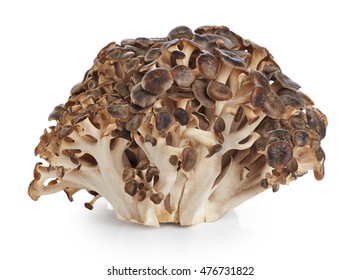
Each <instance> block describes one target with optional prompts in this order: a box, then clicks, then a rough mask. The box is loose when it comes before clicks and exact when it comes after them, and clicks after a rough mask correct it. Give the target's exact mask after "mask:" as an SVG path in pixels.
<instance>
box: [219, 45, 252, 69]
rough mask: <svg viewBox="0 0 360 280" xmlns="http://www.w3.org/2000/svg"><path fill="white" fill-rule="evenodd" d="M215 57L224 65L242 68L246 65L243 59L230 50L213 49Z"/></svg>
mask: <svg viewBox="0 0 360 280" xmlns="http://www.w3.org/2000/svg"><path fill="white" fill-rule="evenodd" d="M215 51H216V54H217V57H218V58H219V59H220V61H221V62H222V63H224V64H226V65H229V66H232V67H233V68H235V69H243V68H245V66H246V63H245V61H244V60H242V59H241V58H240V57H239V56H238V55H236V54H235V53H233V52H232V51H227V50H222V49H215Z"/></svg>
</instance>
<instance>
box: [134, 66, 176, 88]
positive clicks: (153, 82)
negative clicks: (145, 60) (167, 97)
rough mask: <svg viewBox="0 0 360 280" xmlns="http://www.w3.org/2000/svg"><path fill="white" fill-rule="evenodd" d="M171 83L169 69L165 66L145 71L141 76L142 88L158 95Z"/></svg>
mask: <svg viewBox="0 0 360 280" xmlns="http://www.w3.org/2000/svg"><path fill="white" fill-rule="evenodd" d="M172 84H173V78H172V76H171V73H170V71H169V70H167V69H165V68H156V69H153V70H150V71H149V72H147V73H146V74H145V75H144V77H143V78H142V81H141V85H142V88H143V89H144V90H146V91H147V92H150V93H151V94H154V95H158V94H161V93H163V92H165V91H167V90H168V89H169V88H171V86H172Z"/></svg>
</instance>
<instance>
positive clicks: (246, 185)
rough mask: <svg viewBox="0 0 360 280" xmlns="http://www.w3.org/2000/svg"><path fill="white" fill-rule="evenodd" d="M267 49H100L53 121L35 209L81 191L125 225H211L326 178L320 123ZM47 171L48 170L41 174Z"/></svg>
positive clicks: (225, 35) (140, 41)
mask: <svg viewBox="0 0 360 280" xmlns="http://www.w3.org/2000/svg"><path fill="white" fill-rule="evenodd" d="M313 105H314V103H313V101H312V100H311V99H310V98H309V97H308V96H307V95H306V94H304V93H303V92H302V91H300V86H299V85H298V84H297V83H296V82H294V81H292V80H291V79H290V78H289V77H287V76H286V75H285V74H283V73H282V71H281V69H280V67H279V66H278V65H277V64H276V62H275V61H274V60H273V57H272V55H271V54H270V53H269V51H268V50H267V49H266V48H263V47H260V46H258V45H256V44H255V43H253V42H251V41H249V40H245V39H243V38H242V37H240V36H239V35H237V34H235V33H234V32H232V31H230V30H229V28H227V27H225V26H202V27H199V28H197V29H196V30H195V31H194V32H193V31H192V30H191V29H190V28H188V27H186V26H179V27H176V28H174V29H173V30H171V31H170V32H169V34H168V36H167V37H165V38H154V39H148V38H137V39H127V40H123V41H122V42H121V43H120V44H117V43H110V44H108V45H107V46H105V47H104V48H103V49H102V50H101V51H100V52H99V54H98V55H97V57H96V58H95V60H94V65H93V66H92V67H91V68H90V69H89V70H88V71H87V72H86V74H85V77H84V79H83V81H82V82H80V83H78V84H77V85H75V86H74V87H73V88H72V90H71V92H70V97H69V99H68V101H67V102H66V103H65V104H61V105H58V106H56V107H55V108H54V110H53V111H52V112H51V114H50V115H49V120H50V121H55V123H56V125H54V126H51V127H49V128H48V129H45V131H44V133H43V135H42V136H41V138H40V143H39V144H38V145H37V147H36V149H35V154H36V155H39V156H40V157H41V158H42V159H43V160H45V161H46V162H47V163H46V164H42V163H40V162H39V163H37V164H36V166H35V170H34V180H33V181H32V182H31V183H30V186H29V189H28V192H29V195H30V197H31V198H32V199H34V200H37V199H38V198H39V197H40V196H41V195H45V194H52V193H55V192H58V191H64V192H65V193H66V195H67V196H68V198H69V200H70V201H72V200H73V195H74V194H75V193H76V192H77V191H79V190H81V189H85V190H87V191H88V192H89V193H90V194H91V195H92V196H93V199H92V200H91V201H90V202H87V203H85V206H86V207H87V208H89V209H92V208H93V205H94V203H95V201H96V200H97V199H99V198H101V197H103V198H105V199H106V200H107V201H108V202H109V203H110V204H111V205H112V207H113V209H114V212H115V214H116V216H117V217H118V218H119V219H121V220H125V221H130V222H135V223H141V224H145V225H151V226H158V225H159V223H165V222H171V223H179V224H181V225H195V224H198V223H201V222H204V221H205V222H210V221H214V220H217V219H219V218H220V217H222V216H223V215H224V214H225V213H227V212H229V211H230V210H231V209H233V208H234V207H236V206H238V205H239V204H240V203H242V202H244V201H245V200H247V199H249V198H252V197H253V196H255V195H256V194H259V193H261V192H262V191H264V190H266V189H269V188H271V189H272V190H273V191H277V190H278V189H279V186H280V185H287V184H289V183H290V182H291V181H293V180H295V179H296V178H297V177H300V176H302V175H304V174H305V173H307V172H308V170H313V172H314V175H315V178H316V179H317V180H321V179H322V178H323V176H324V160H325V154H324V151H323V150H322V148H321V146H320V141H321V140H322V139H323V138H324V137H325V132H326V126H327V120H326V117H325V115H324V114H323V113H321V112H320V110H319V109H317V108H315V107H314V106H313ZM45 165H46V166H45Z"/></svg>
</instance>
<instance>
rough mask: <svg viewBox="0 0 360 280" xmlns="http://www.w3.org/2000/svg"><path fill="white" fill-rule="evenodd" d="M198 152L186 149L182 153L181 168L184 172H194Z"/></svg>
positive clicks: (191, 148) (189, 148)
mask: <svg viewBox="0 0 360 280" xmlns="http://www.w3.org/2000/svg"><path fill="white" fill-rule="evenodd" d="M197 158H198V152H197V150H196V149H195V148H193V147H186V148H184V149H183V151H182V161H181V166H182V168H183V170H184V171H186V172H188V171H190V170H192V169H193V168H194V167H195V166H196V163H197Z"/></svg>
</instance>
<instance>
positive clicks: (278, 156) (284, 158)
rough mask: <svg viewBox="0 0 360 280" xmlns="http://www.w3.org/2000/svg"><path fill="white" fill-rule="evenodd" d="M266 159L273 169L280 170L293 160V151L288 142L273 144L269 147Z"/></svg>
mask: <svg viewBox="0 0 360 280" xmlns="http://www.w3.org/2000/svg"><path fill="white" fill-rule="evenodd" d="M266 157H267V160H268V163H269V165H270V166H271V167H273V168H275V169H276V170H280V169H282V168H283V167H285V166H286V165H287V164H288V163H289V162H290V160H291V159H292V158H293V149H292V147H291V145H290V144H289V143H288V142H286V141H277V142H273V143H271V144H270V145H268V146H267V154H266Z"/></svg>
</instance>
